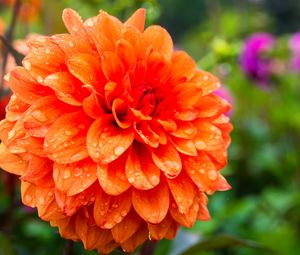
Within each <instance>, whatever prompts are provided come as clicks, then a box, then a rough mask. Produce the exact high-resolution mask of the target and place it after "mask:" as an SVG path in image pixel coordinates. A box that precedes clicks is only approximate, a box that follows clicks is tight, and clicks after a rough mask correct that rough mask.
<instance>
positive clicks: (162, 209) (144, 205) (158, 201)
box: [132, 182, 170, 224]
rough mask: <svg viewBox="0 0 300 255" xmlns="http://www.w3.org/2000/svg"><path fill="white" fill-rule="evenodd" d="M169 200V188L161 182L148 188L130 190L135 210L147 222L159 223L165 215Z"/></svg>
mask: <svg viewBox="0 0 300 255" xmlns="http://www.w3.org/2000/svg"><path fill="white" fill-rule="evenodd" d="M169 201H170V198H169V190H168V187H167V185H166V184H165V183H163V182H161V183H160V184H159V185H157V186H156V187H154V188H153V189H150V190H138V189H135V188H134V189H133V190H132V204H133V207H134V209H135V211H136V212H137V213H138V214H139V215H140V216H141V217H142V218H143V219H144V220H145V221H147V222H149V223H153V224H157V223H160V222H161V221H162V220H163V219H164V218H165V217H166V215H167V213H168V210H169Z"/></svg>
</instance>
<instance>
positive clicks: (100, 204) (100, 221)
mask: <svg viewBox="0 0 300 255" xmlns="http://www.w3.org/2000/svg"><path fill="white" fill-rule="evenodd" d="M130 208H131V197H130V191H129V192H127V193H123V194H121V195H119V196H110V195H107V194H106V193H105V192H98V193H97V196H96V200H95V204H94V218H95V222H96V224H97V225H98V226H99V227H101V228H104V229H111V228H113V227H114V226H115V225H116V224H118V223H120V222H121V221H122V220H123V219H124V217H125V216H126V215H127V214H128V212H129V211H130Z"/></svg>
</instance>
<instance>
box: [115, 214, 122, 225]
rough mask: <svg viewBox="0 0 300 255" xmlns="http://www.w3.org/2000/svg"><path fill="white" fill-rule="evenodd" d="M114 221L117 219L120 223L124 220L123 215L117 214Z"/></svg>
mask: <svg viewBox="0 0 300 255" xmlns="http://www.w3.org/2000/svg"><path fill="white" fill-rule="evenodd" d="M114 221H115V222H116V223H120V222H121V221H122V216H121V215H119V214H117V215H115V216H114Z"/></svg>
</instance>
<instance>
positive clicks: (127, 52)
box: [116, 39, 137, 70]
mask: <svg viewBox="0 0 300 255" xmlns="http://www.w3.org/2000/svg"><path fill="white" fill-rule="evenodd" d="M116 53H117V55H118V57H119V58H120V59H121V61H122V63H123V65H124V67H125V70H129V69H130V68H132V67H133V66H134V65H135V64H136V62H137V57H136V54H135V49H134V48H133V46H132V45H131V44H130V43H129V42H128V41H126V40H125V39H121V40H119V41H117V43H116Z"/></svg>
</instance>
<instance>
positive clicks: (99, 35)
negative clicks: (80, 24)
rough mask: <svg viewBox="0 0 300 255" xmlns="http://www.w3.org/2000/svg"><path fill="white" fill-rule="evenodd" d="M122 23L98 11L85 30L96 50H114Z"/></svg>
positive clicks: (101, 51)
mask: <svg viewBox="0 0 300 255" xmlns="http://www.w3.org/2000/svg"><path fill="white" fill-rule="evenodd" d="M122 27H123V24H122V23H121V22H120V21H119V20H118V19H117V18H115V17H113V16H111V15H109V14H107V13H106V12H104V11H102V10H101V11H100V14H99V15H98V16H97V18H96V19H95V20H92V22H88V23H87V27H86V28H87V30H88V31H89V34H90V35H91V37H92V38H93V40H94V42H95V44H96V47H97V49H98V52H99V53H100V54H101V55H102V53H103V52H104V51H114V50H115V43H116V41H117V40H118V39H120V35H121V30H122Z"/></svg>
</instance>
